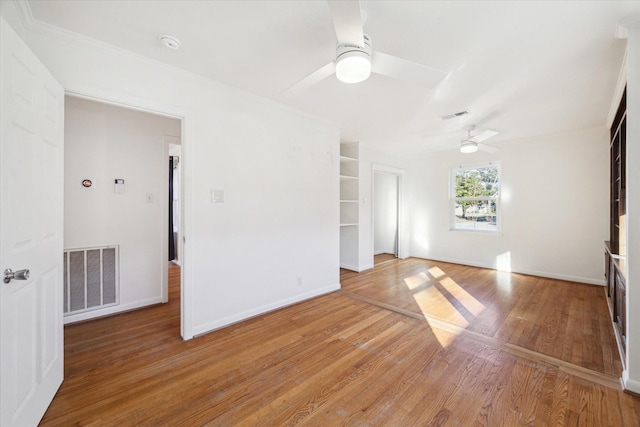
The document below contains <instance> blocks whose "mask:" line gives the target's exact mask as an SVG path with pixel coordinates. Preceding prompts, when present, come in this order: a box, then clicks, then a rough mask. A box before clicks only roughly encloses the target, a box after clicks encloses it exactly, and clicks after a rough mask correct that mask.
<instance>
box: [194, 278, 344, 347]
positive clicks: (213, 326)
mask: <svg viewBox="0 0 640 427" xmlns="http://www.w3.org/2000/svg"><path fill="white" fill-rule="evenodd" d="M338 289H340V284H339V283H337V284H335V285H330V286H325V287H323V288H318V289H314V290H312V291H309V292H305V293H303V294H299V295H296V296H294V297H291V298H286V299H283V300H280V301H275V302H272V303H269V304H265V305H263V306H260V307H256V308H252V309H250V310H246V311H243V312H241V313H236V314H233V315H231V316H227V317H223V318H222V319H216V320H214V321H211V322H207V323H204V324H202V325H195V326H194V327H193V336H198V335H202V334H206V333H207V332H213V331H215V330H217V329H220V328H224V327H226V326H229V325H232V324H234V323H238V322H242V321H244V320H247V319H250V318H252V317H256V316H259V315H261V314H265V313H268V312H270V311H274V310H277V309H280V308H284V307H287V306H289V305H293V304H296V303H299V302H302V301H305V300H308V299H311V298H315V297H318V296H321V295H325V294H328V293H331V292H334V291H337V290H338Z"/></svg>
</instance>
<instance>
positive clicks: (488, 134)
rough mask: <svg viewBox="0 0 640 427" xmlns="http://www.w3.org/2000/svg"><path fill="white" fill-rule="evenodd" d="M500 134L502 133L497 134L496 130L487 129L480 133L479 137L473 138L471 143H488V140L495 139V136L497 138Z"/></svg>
mask: <svg viewBox="0 0 640 427" xmlns="http://www.w3.org/2000/svg"><path fill="white" fill-rule="evenodd" d="M499 133H500V132H497V131H495V130H491V129H487V130H484V131H482V132H480V133H479V134H478V135H475V136H472V137H471V138H470V139H469V141H473V142H482V141H486V140H487V139H489V138H493V137H494V136H496V135H497V134H499Z"/></svg>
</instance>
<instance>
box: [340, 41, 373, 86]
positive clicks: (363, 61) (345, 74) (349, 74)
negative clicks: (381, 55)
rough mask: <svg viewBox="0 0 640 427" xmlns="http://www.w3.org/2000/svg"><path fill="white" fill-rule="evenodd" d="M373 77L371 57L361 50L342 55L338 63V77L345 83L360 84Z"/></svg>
mask: <svg viewBox="0 0 640 427" xmlns="http://www.w3.org/2000/svg"><path fill="white" fill-rule="evenodd" d="M370 75H371V56H370V55H369V54H367V52H365V51H363V50H359V49H355V50H351V51H349V52H345V53H343V54H342V55H340V56H339V57H338V59H337V61H336V77H338V80H340V81H341V82H343V83H360V82H363V81H365V80H367V79H368V78H369V76H370Z"/></svg>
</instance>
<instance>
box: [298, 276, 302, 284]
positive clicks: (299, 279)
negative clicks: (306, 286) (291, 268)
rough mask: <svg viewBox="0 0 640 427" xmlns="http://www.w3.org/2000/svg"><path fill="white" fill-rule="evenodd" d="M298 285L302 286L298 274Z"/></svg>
mask: <svg viewBox="0 0 640 427" xmlns="http://www.w3.org/2000/svg"><path fill="white" fill-rule="evenodd" d="M298 286H302V277H300V276H298Z"/></svg>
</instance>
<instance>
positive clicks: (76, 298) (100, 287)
mask: <svg viewBox="0 0 640 427" xmlns="http://www.w3.org/2000/svg"><path fill="white" fill-rule="evenodd" d="M116 304H118V246H104V247H94V248H80V249H66V250H65V251H64V314H65V315H70V314H76V313H81V312H85V311H90V310H96V309H98V308H103V307H107V306H111V305H116Z"/></svg>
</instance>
